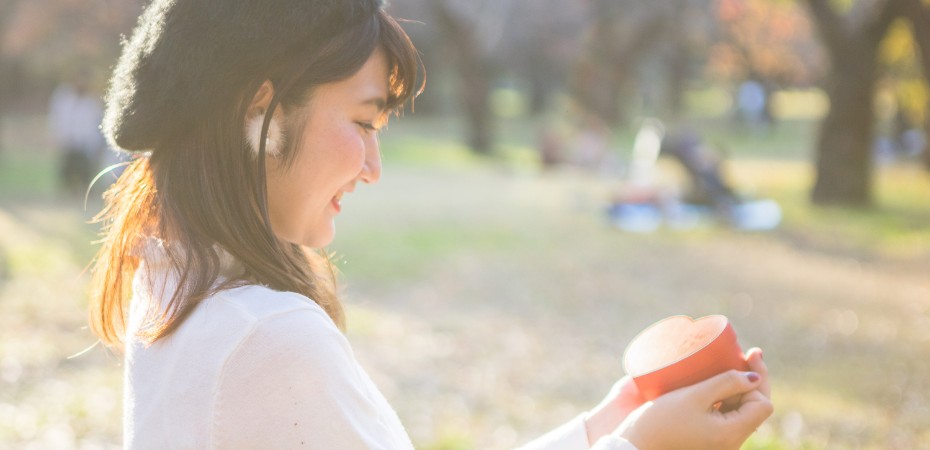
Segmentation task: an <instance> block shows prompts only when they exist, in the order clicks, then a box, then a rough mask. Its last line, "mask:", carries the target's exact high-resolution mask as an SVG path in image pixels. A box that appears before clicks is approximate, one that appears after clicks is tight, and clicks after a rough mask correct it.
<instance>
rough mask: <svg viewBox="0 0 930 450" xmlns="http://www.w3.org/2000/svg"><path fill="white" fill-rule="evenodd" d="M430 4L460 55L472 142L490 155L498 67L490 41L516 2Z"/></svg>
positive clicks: (457, 60)
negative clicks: (493, 91) (493, 86)
mask: <svg viewBox="0 0 930 450" xmlns="http://www.w3.org/2000/svg"><path fill="white" fill-rule="evenodd" d="M428 4H429V6H430V12H431V13H432V16H433V18H434V19H435V20H436V24H437V25H438V27H439V30H442V33H441V37H442V38H443V40H444V42H445V44H446V45H447V46H448V47H449V48H451V49H453V51H454V52H455V53H456V56H457V58H455V64H456V68H457V69H458V74H459V77H460V82H461V86H460V92H461V94H460V97H459V98H460V103H461V105H462V106H463V107H464V109H465V111H464V112H465V118H466V120H467V121H468V129H469V137H468V145H469V146H470V147H471V149H472V150H474V151H475V152H477V153H479V154H485V155H486V154H490V153H491V150H492V144H493V140H494V119H493V117H491V109H490V107H489V100H490V94H491V83H492V80H493V76H494V66H493V62H492V60H491V56H490V53H491V52H490V51H489V50H490V49H489V48H488V41H489V40H496V39H500V37H499V36H500V35H501V34H502V32H503V26H504V25H505V23H506V21H507V19H508V17H509V13H510V12H511V11H512V7H513V2H512V1H485V2H470V3H462V2H458V3H457V4H456V5H453V4H452V3H451V2H450V1H449V0H434V1H431V2H429V3H428ZM466 5H469V6H466ZM466 8H468V9H467V10H466ZM469 16H470V18H469ZM495 36H497V37H496V39H495V38H494V37H495ZM482 40H484V43H483V42H482ZM483 44H484V45H483ZM491 45H495V44H491Z"/></svg>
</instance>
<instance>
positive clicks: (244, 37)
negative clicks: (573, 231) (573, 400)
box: [91, 0, 771, 449]
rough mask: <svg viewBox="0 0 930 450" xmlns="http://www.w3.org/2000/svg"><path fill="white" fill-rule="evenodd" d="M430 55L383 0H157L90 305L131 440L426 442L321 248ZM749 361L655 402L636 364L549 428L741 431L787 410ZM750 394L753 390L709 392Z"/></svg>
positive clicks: (119, 106)
mask: <svg viewBox="0 0 930 450" xmlns="http://www.w3.org/2000/svg"><path fill="white" fill-rule="evenodd" d="M418 69H419V62H418V58H417V55H416V50H415V49H414V48H413V46H412V44H411V43H410V41H409V39H408V38H407V36H406V35H405V34H404V32H403V31H402V30H401V28H400V27H399V26H398V25H397V23H396V22H395V21H394V19H392V18H391V17H390V16H388V15H387V14H386V13H385V12H384V11H383V9H382V6H381V5H380V3H379V2H377V1H375V0H263V1H256V0H155V1H153V2H152V3H151V4H150V5H149V6H148V7H147V8H146V11H145V12H144V13H143V15H142V17H141V18H140V21H139V25H138V27H137V29H136V30H135V31H134V33H133V36H132V38H131V39H130V40H129V41H128V43H127V44H126V45H125V48H124V49H123V54H122V56H121V58H120V61H119V63H118V64H117V66H116V68H115V71H114V74H113V78H112V80H111V85H110V92H109V94H108V99H107V102H108V104H107V112H106V117H105V119H104V128H105V130H106V132H107V134H108V137H109V138H110V140H111V141H112V143H113V144H114V145H115V146H117V147H119V148H122V149H125V150H128V151H134V152H137V153H139V154H140V155H139V156H138V157H137V158H136V159H135V161H134V162H133V163H132V164H131V165H130V167H129V168H128V169H127V170H126V172H125V173H124V174H123V175H122V176H121V178H120V179H119V181H118V182H117V183H116V184H115V185H114V186H113V187H112V188H111V189H110V190H109V191H108V192H107V194H106V201H107V206H106V208H105V209H104V211H103V212H102V213H101V216H100V219H101V220H103V221H104V223H105V224H106V226H105V239H104V242H103V246H102V248H101V250H100V253H99V255H98V258H97V261H96V265H95V286H96V288H97V290H96V293H95V295H94V297H93V302H92V308H91V323H92V326H93V328H94V330H95V332H96V333H97V334H98V335H99V336H100V338H101V339H102V340H103V341H104V342H106V343H107V344H109V345H111V346H113V347H117V348H121V349H123V350H124V351H125V362H126V365H125V407H124V421H125V436H124V440H125V445H126V447H128V448H294V447H306V448H320V449H365V448H382V449H408V448H412V445H411V443H410V440H409V438H408V437H407V434H406V432H405V431H404V428H403V426H402V425H401V423H400V421H399V420H398V417H397V415H396V414H395V413H394V411H393V410H392V409H391V407H390V406H389V405H388V403H387V401H386V400H385V399H384V397H383V396H382V395H381V393H380V392H379V391H378V389H377V388H376V387H375V385H374V384H373V383H372V382H371V380H370V379H369V378H368V376H367V375H366V374H365V372H364V371H363V370H362V369H361V367H360V366H359V365H358V363H357V362H356V360H355V359H354V357H353V354H352V350H351V348H350V347H349V344H348V342H347V341H346V339H345V337H344V336H343V334H342V332H341V330H342V329H343V326H344V322H345V319H344V316H343V311H342V307H341V306H340V303H339V301H338V299H337V298H336V296H335V294H334V292H333V277H332V272H331V271H330V270H329V269H328V263H327V261H326V259H325V257H324V256H322V254H321V253H318V252H317V251H313V250H306V249H308V248H315V249H319V248H321V247H323V246H325V245H327V244H328V243H329V242H330V241H331V240H332V238H333V233H334V226H333V219H334V218H335V216H336V215H337V214H338V213H339V211H340V209H341V207H340V203H339V201H340V199H341V198H342V196H343V195H345V194H347V193H351V192H352V191H353V190H354V188H355V186H356V184H357V183H359V182H362V183H374V182H376V181H377V180H378V178H379V177H380V173H381V160H380V154H379V152H378V141H377V131H378V129H379V127H381V126H382V125H383V124H384V123H385V122H386V120H387V116H388V115H389V114H390V113H391V112H393V111H395V110H396V109H398V108H399V107H400V106H401V105H403V104H404V103H405V102H406V101H407V100H409V99H410V98H411V97H412V96H413V95H414V94H415V92H416V91H417V90H418V89H420V88H421V87H422V86H418V84H417V81H416V80H417V72H418ZM749 361H750V364H751V365H752V368H753V370H754V371H755V372H753V373H749V374H744V373H737V372H733V373H730V374H725V376H721V377H717V378H714V379H711V380H708V381H707V382H705V383H702V384H700V385H696V386H692V387H690V388H686V389H682V390H679V391H676V392H674V393H671V394H669V395H667V396H665V397H662V398H660V399H658V400H656V401H655V402H652V403H647V404H643V402H642V400H640V399H639V395H638V393H637V391H636V389H635V387H634V386H633V384H632V383H630V382H629V379H628V378H625V379H623V380H621V381H620V382H618V383H617V385H616V386H615V388H614V389H613V391H612V392H611V393H610V394H609V395H608V396H607V398H606V399H605V401H604V402H602V403H601V405H599V406H598V407H596V408H595V409H594V410H592V411H591V412H590V413H587V414H582V415H580V416H579V417H578V418H576V419H574V420H572V421H570V422H568V423H567V424H566V425H565V426H563V427H561V428H559V429H557V430H555V431H553V432H552V433H550V434H548V435H546V436H543V437H542V438H540V439H538V440H536V441H534V442H533V443H530V444H529V445H528V448H549V449H573V448H588V447H589V443H591V444H594V447H593V448H600V449H608V448H636V447H639V448H642V449H649V448H687V447H691V448H736V447H737V446H738V445H739V443H741V442H742V441H743V440H744V439H745V438H746V437H747V436H748V435H749V434H750V433H751V431H752V430H753V429H755V427H756V426H758V425H759V424H760V423H761V422H762V420H764V419H765V417H766V416H767V415H768V414H769V413H770V411H771V404H770V403H768V399H767V398H766V396H767V389H768V388H767V381H766V380H765V366H764V364H763V363H762V362H761V358H760V355H759V353H758V352H754V353H751V354H750V356H749ZM734 395H740V396H741V397H740V398H741V404H740V407H739V408H738V409H737V410H735V411H733V412H731V413H728V414H727V415H723V414H721V413H719V412H716V411H713V410H711V409H710V408H711V405H712V404H714V403H715V402H717V401H718V400H720V399H723V398H726V397H730V396H734ZM634 410H635V411H634ZM631 411H634V412H633V413H632V414H631ZM669 424H676V425H675V426H674V427H672V426H670V425H669ZM681 424H687V426H681ZM675 439H677V440H675ZM682 442H685V443H687V445H685V447H682V446H681V443H682ZM724 444H725V445H724ZM634 445H635V446H636V447H634Z"/></svg>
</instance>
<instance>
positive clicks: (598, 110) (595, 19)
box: [571, 0, 673, 125]
mask: <svg viewBox="0 0 930 450" xmlns="http://www.w3.org/2000/svg"><path fill="white" fill-rule="evenodd" d="M633 3H637V4H638V3H639V2H633ZM672 10H673V8H669V7H668V3H667V2H664V3H652V2H650V3H649V4H638V5H633V4H631V2H630V1H616V0H594V1H593V2H592V5H591V8H590V10H589V12H588V14H589V22H590V29H589V30H588V35H587V36H586V38H585V41H584V42H585V46H584V50H583V51H582V54H581V57H580V58H579V60H578V62H577V66H576V68H575V73H574V78H573V80H572V83H571V92H572V96H573V97H574V98H575V100H576V102H577V103H578V104H579V105H580V106H581V108H582V109H584V110H585V111H587V112H589V113H591V114H593V115H595V116H597V117H598V118H599V119H600V120H601V121H602V122H603V123H605V124H608V125H614V124H617V123H619V122H620V121H621V119H622V114H621V109H620V98H621V96H622V93H623V88H624V87H625V86H626V85H627V84H628V83H629V82H630V81H631V79H632V76H633V75H634V72H633V68H634V67H635V66H636V64H637V62H639V60H640V59H641V58H642V57H643V56H644V55H645V54H646V53H647V52H649V51H650V50H651V49H653V48H654V46H655V45H656V43H657V42H659V41H660V40H661V39H662V38H663V37H664V36H665V35H666V33H667V32H668V30H667V29H666V25H667V24H668V23H669V21H670V20H671V13H670V12H671V11H672Z"/></svg>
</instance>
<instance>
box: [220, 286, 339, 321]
mask: <svg viewBox="0 0 930 450" xmlns="http://www.w3.org/2000/svg"><path fill="white" fill-rule="evenodd" d="M205 303H206V304H205V305H204V306H205V307H206V308H207V309H211V308H231V309H234V310H236V311H237V312H238V313H239V314H240V315H242V316H243V318H245V319H249V320H250V321H252V322H261V321H265V320H268V319H271V318H274V317H278V316H281V315H284V314H289V313H293V314H297V315H304V316H307V317H308V318H313V317H317V316H319V317H321V318H325V319H327V321H328V322H331V320H330V319H329V316H327V314H326V312H325V311H324V310H323V308H322V307H320V305H318V304H316V302H314V301H313V300H311V299H310V298H308V297H306V296H304V295H301V294H298V293H296V292H284V291H276V290H274V289H271V288H269V287H266V286H262V285H254V284H250V285H246V286H240V287H235V288H230V289H225V290H222V291H220V292H218V293H216V294H215V295H213V296H212V297H211V298H209V299H207V300H206V302H205Z"/></svg>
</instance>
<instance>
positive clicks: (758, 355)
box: [746, 347, 772, 399]
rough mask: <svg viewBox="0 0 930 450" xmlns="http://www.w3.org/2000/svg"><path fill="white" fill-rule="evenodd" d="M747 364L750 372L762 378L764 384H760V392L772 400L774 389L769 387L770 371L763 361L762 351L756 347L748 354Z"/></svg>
mask: <svg viewBox="0 0 930 450" xmlns="http://www.w3.org/2000/svg"><path fill="white" fill-rule="evenodd" d="M746 362H747V363H748V364H749V370H751V371H753V372H755V373H758V374H759V375H760V376H761V377H762V383H760V384H759V388H758V389H759V392H761V393H762V394H763V395H765V396H766V397H768V398H769V399H771V398H772V389H771V386H770V385H769V369H768V366H766V365H765V361H763V360H762V349H760V348H758V347H755V348H751V349H749V351H748V352H746Z"/></svg>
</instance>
